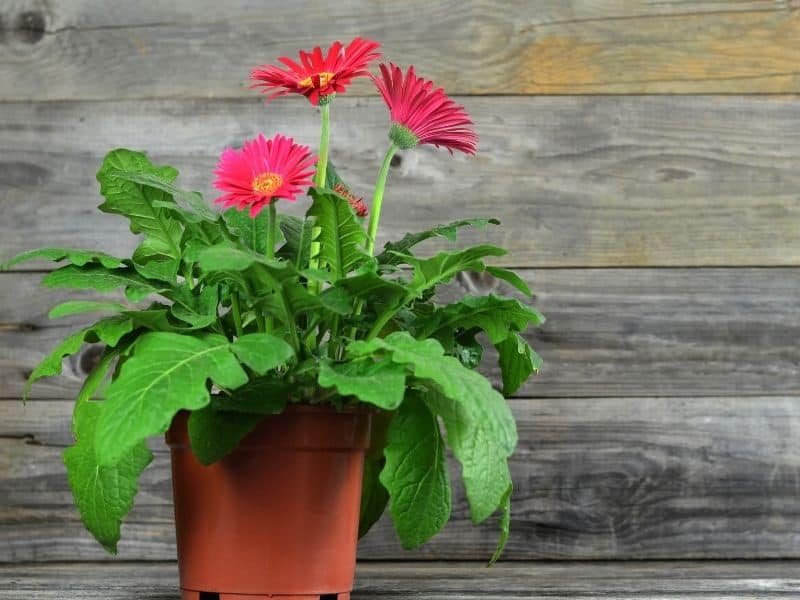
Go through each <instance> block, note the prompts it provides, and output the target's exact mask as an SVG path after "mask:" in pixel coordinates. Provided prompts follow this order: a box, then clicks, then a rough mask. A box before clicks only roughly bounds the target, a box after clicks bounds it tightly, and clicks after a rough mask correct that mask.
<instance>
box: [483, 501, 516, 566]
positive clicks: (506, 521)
mask: <svg viewBox="0 0 800 600" xmlns="http://www.w3.org/2000/svg"><path fill="white" fill-rule="evenodd" d="M513 491H514V486H513V485H509V486H508V490H507V491H506V493H505V495H504V496H503V501H502V503H501V505H500V510H501V511H502V514H501V516H500V539H499V540H498V541H497V548H495V551H494V554H492V558H491V559H490V560H489V566H490V567H491V566H492V565H493V564H494V563H496V562H497V560H498V559H499V558H500V556H501V555H502V554H503V550H505V547H506V543H507V542H508V534H509V533H510V531H511V493H512V492H513Z"/></svg>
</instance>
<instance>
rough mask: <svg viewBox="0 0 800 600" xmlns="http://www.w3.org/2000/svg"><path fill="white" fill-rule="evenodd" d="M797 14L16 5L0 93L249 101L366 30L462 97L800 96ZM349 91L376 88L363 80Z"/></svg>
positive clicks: (633, 2)
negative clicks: (300, 58) (309, 53)
mask: <svg viewBox="0 0 800 600" xmlns="http://www.w3.org/2000/svg"><path fill="white" fill-rule="evenodd" d="M798 6H800V4H799V3H798V2H797V0H781V1H780V2H770V1H768V0H763V1H761V2H759V1H754V0H751V1H746V2H738V1H734V0H732V1H728V2H713V1H709V2H680V1H671V2H658V3H653V2H646V1H645V0H630V1H623V0H618V1H614V2H604V3H598V2H588V3H587V2H579V1H577V0H571V1H569V2H564V1H562V0H540V1H538V2H529V1H527V0H514V1H510V2H509V1H506V0H482V1H479V2H474V1H473V2H459V1H457V0H446V1H444V2H426V1H424V0H412V1H409V2H403V3H393V4H386V3H376V2H368V1H366V0H342V1H340V2H337V3H336V4H335V5H330V4H329V3H319V2H314V1H313V0H303V1H300V2H291V3H286V2H279V1H278V0H271V1H268V2H259V3H253V2H248V1H246V0H238V1H236V2H226V3H223V4H220V3H218V2H213V1H212V0H203V1H201V2H197V1H195V0H191V1H190V0H182V1H179V2H170V3H169V4H167V5H163V4H152V3H147V2H136V3H121V4H118V5H115V6H114V7H109V6H108V5H107V3H104V2H100V1H99V0H92V1H88V0H72V1H61V2H57V3H45V2H41V1H39V0H14V1H13V2H6V3H5V9H4V10H3V11H2V13H0V17H2V21H3V30H4V35H3V36H2V38H0V81H4V82H8V85H4V86H3V87H2V92H0V99H3V100H45V99H47V100H61V99H109V100H111V99H113V100H118V99H130V98H152V97H157V98H164V97H170V98H186V97H242V96H246V95H252V94H253V93H254V92H252V91H249V90H248V89H247V84H248V82H247V75H248V71H249V68H250V67H252V66H254V65H256V64H260V63H263V62H268V61H273V60H274V59H275V58H276V57H277V56H279V55H282V54H290V55H292V54H294V53H295V52H296V49H297V48H298V47H310V46H312V45H314V44H320V43H321V44H326V43H328V41H329V40H331V39H333V38H337V37H338V38H341V39H344V40H348V39H350V38H351V37H353V36H355V35H366V36H369V37H373V38H376V39H379V40H381V41H383V42H384V45H385V46H384V51H385V56H386V57H387V58H388V59H391V60H393V61H400V62H401V63H403V64H407V63H411V64H416V65H417V66H418V67H419V69H420V71H421V72H422V73H424V74H427V75H428V76H429V77H432V78H434V79H435V80H436V81H437V82H438V83H439V84H440V85H444V86H445V87H446V88H447V89H448V90H450V92H451V93H459V94H509V93H511V94H575V93H577V94H585V93H593V94H595V93H613V94H629V93H687V92H689V93H719V92H723V93H752V92H756V93H763V92H798V91H800V74H799V73H798V70H797V64H798V62H800V16H799V15H798V12H797V11H796V9H797V7H798ZM353 15H358V18H357V19H354V18H353ZM11 82H13V85H12V84H11ZM43 82H47V84H46V85H43ZM352 92H353V93H357V94H370V93H374V92H373V91H372V90H371V87H370V85H369V84H368V83H367V82H363V81H362V82H359V83H358V84H357V85H356V86H354V89H353V90H352Z"/></svg>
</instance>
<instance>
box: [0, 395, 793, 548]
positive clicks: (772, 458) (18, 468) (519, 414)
mask: <svg viewBox="0 0 800 600" xmlns="http://www.w3.org/2000/svg"><path fill="white" fill-rule="evenodd" d="M70 408H71V407H70V405H69V403H66V402H60V401H34V402H31V403H29V404H28V405H27V406H26V407H25V408H21V407H20V406H18V405H17V404H16V403H14V402H12V401H0V536H2V539H3V540H4V544H2V545H0V562H2V561H33V560H35V561H46V560H67V559H69V560H81V559H93V560H94V559H103V558H104V554H103V551H102V550H101V549H100V547H99V546H98V545H97V544H96V543H95V542H94V541H93V540H92V539H91V538H90V536H89V535H88V534H87V533H86V532H85V531H83V529H82V527H81V525H80V523H79V521H78V518H77V514H76V512H75V510H74V508H72V506H71V497H70V493H69V490H68V487H67V483H66V478H65V474H64V469H63V466H62V464H61V459H60V455H61V451H62V449H63V446H64V445H65V444H67V443H68V441H69V434H68V427H69V421H70V419H69V413H70ZM512 409H513V410H514V413H515V416H516V418H517V420H518V423H519V433H520V436H519V437H520V445H519V448H518V450H517V452H516V454H515V455H514V456H513V458H512V460H511V470H512V475H513V478H514V483H515V493H514V501H515V504H514V512H513V523H512V527H511V537H510V540H509V545H508V551H507V554H506V558H508V559H531V558H548V559H553V558H556V559H559V558H560V559H564V558H567V559H603V558H606V559H608V558H614V559H626V558H636V559H657V558H767V557H773V558H775V557H800V519H798V517H800V504H799V503H798V502H797V495H798V492H799V491H800V435H798V434H800V425H799V424H800V396H794V397H760V398H737V397H731V398H661V399H659V398H591V399H568V400H515V401H513V402H512ZM153 447H154V449H155V450H156V454H157V455H156V459H155V461H154V464H153V465H151V467H150V469H149V470H148V472H147V473H146V475H145V476H144V479H143V482H142V486H141V488H140V489H141V492H140V496H139V498H138V501H137V505H136V508H135V509H134V511H133V513H132V514H131V517H130V519H129V520H128V522H127V523H126V525H125V526H124V534H123V541H122V543H121V545H120V556H121V558H124V559H128V560H135V559H148V560H158V559H161V560H164V559H166V560H168V559H171V558H173V557H174V534H173V530H172V515H171V511H172V508H171V500H170V499H171V491H170V489H171V488H170V486H171V483H170V475H169V463H168V455H167V453H166V451H165V448H164V446H163V444H162V443H160V442H156V443H154V446H153ZM451 467H452V468H451V473H452V475H453V480H454V482H455V485H454V505H453V519H452V521H451V522H450V524H449V525H448V526H447V528H446V529H445V530H444V532H443V533H441V534H440V535H439V536H437V537H436V538H434V540H433V541H432V542H431V543H430V544H429V545H427V546H425V547H424V548H422V549H421V550H418V551H415V552H412V553H406V552H403V551H402V550H401V549H400V548H399V545H398V543H397V542H396V538H395V535H394V533H393V531H392V528H391V524H390V522H389V521H388V519H384V520H382V521H381V522H380V524H379V525H378V526H377V527H376V529H375V530H374V531H372V532H371V533H370V534H369V536H368V537H367V538H365V539H364V541H363V542H362V545H361V556H362V557H363V558H373V559H387V558H391V559H397V558H402V557H408V558H427V559H479V560H480V559H485V558H487V557H488V556H489V555H490V554H491V552H492V549H493V546H494V543H495V541H496V535H497V533H496V530H495V526H496V524H495V523H494V522H489V523H486V524H484V525H482V526H480V527H473V526H472V525H471V524H470V522H469V515H468V511H467V507H466V504H465V501H464V494H463V489H462V487H461V485H460V482H459V481H458V478H457V469H456V467H455V465H454V464H452V463H451ZM492 521H493V520H492Z"/></svg>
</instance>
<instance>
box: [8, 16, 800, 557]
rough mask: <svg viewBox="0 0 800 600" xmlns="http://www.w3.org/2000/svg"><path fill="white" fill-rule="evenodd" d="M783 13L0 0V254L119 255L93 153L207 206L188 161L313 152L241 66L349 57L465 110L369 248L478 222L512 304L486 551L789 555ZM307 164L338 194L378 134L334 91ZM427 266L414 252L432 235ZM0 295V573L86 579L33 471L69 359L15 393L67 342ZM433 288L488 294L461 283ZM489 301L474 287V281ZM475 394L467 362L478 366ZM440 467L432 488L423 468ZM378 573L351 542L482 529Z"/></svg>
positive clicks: (205, 175) (795, 177) (32, 284)
mask: <svg viewBox="0 0 800 600" xmlns="http://www.w3.org/2000/svg"><path fill="white" fill-rule="evenodd" d="M798 8H800V2H798V1H797V0H774V1H773V0H710V1H704V0H698V1H696V2H685V1H683V0H666V1H663V2H648V1H646V0H640V1H635V0H609V1H607V2H583V1H579V0H538V1H528V0H502V1H501V0H474V1H466V2H465V1H463V0H443V1H440V2H429V1H422V0H410V1H408V2H372V1H369V2H368V1H366V0H340V1H339V2H335V3H329V2H312V1H310V0H302V1H300V0H299V1H296V2H280V1H277V0H264V1H260V2H250V1H247V0H236V1H231V2H225V3H220V2H216V1H211V0H175V1H173V2H170V3H154V2H144V1H135V2H134V1H132V2H125V3H122V2H120V3H107V2H101V1H100V0H4V1H3V2H0V211H1V212H0V258H5V257H8V256H10V255H12V254H14V253H16V252H19V251H21V250H23V249H28V248H31V247H36V246H39V245H44V244H46V245H76V246H81V247H83V246H86V247H94V248H99V249H104V250H107V251H109V252H112V253H115V254H122V253H124V252H126V251H128V250H130V249H131V247H132V246H133V243H134V240H133V239H132V238H131V237H130V236H129V235H127V234H126V226H125V222H124V221H122V220H118V219H115V218H113V217H111V216H109V215H102V214H100V213H98V212H97V211H96V210H95V206H96V205H97V204H98V203H99V197H98V194H97V186H96V183H95V181H94V172H95V171H96V168H97V165H98V163H99V161H100V159H101V157H102V155H103V154H104V153H105V152H106V151H107V150H108V149H110V148H112V147H115V146H121V145H124V146H128V147H132V148H137V149H143V150H147V151H148V152H149V153H150V154H151V156H152V157H153V158H154V159H155V160H157V161H162V162H168V163H170V164H174V165H175V166H177V167H178V168H179V169H181V171H182V176H181V181H182V182H183V184H184V185H185V186H187V187H191V188H193V189H199V190H202V191H204V192H207V193H209V194H210V185H209V180H210V176H211V175H210V171H211V168H212V167H213V164H214V161H215V157H216V156H217V154H218V153H219V152H220V150H221V149H222V148H223V147H224V146H226V145H231V144H238V143H240V142H241V140H242V139H243V138H245V137H247V136H252V135H253V134H254V133H255V132H256V131H259V130H263V131H265V132H267V133H271V132H274V131H275V130H277V129H280V130H282V131H285V132H287V133H290V134H292V135H294V136H296V137H297V138H299V139H300V140H302V141H303V142H306V143H310V144H316V136H317V124H316V119H315V115H314V114H313V110H312V109H311V108H309V107H308V106H307V105H306V104H304V102H303V101H301V100H299V99H281V100H279V101H276V102H275V103H273V104H271V105H270V106H268V107H265V106H264V103H263V101H262V100H261V98H260V97H259V96H258V95H257V94H256V93H255V92H252V91H250V90H248V89H247V83H248V82H247V72H248V68H249V67H250V66H252V65H254V64H257V63H261V62H267V61H270V60H272V59H273V58H274V57H276V56H278V55H281V54H285V53H291V52H292V51H293V49H295V48H296V47H308V46H311V45H313V44H315V43H327V42H328V41H329V40H332V39H336V38H341V39H350V38H351V37H352V36H354V35H358V34H360V35H365V36H368V37H373V38H376V39H380V40H382V41H383V42H384V50H385V56H386V58H387V59H389V60H393V61H396V62H399V63H401V64H407V63H409V62H412V63H414V64H416V65H417V67H418V69H419V71H420V72H421V73H423V74H425V75H426V76H428V77H431V78H433V79H435V80H436V81H437V82H438V83H440V84H442V85H444V86H445V87H446V88H447V89H448V90H449V91H450V92H451V93H452V94H454V95H456V96H457V99H458V100H459V101H460V102H462V103H463V104H464V105H465V106H466V107H467V108H468V110H469V111H470V112H471V113H472V115H473V117H474V120H475V121H476V123H477V128H478V131H479V133H480V135H481V152H480V154H479V155H478V157H476V158H474V159H468V158H464V157H460V156H459V157H455V158H451V157H450V156H448V155H447V153H446V152H435V151H432V150H430V149H428V148H423V149H417V150H414V151H411V152H404V153H402V154H401V155H400V157H399V159H398V160H397V161H396V164H395V166H394V168H393V170H392V174H391V184H390V190H389V192H388V196H387V202H386V205H385V206H386V208H385V218H384V223H385V224H386V228H385V235H384V238H387V237H390V236H391V237H395V236H397V235H400V234H402V232H404V231H406V230H409V229H420V228H423V227H425V226H426V225H428V224H430V223H432V222H442V221H448V220H450V219H451V218H452V217H453V216H454V215H459V216H460V215H464V216H493V215H494V216H498V217H500V218H501V219H502V220H503V221H504V227H503V228H502V229H499V230H494V231H486V232H480V233H473V234H471V235H468V236H466V237H465V238H464V239H465V241H469V242H475V241H492V242H496V243H500V244H503V245H505V246H507V247H508V248H509V249H510V250H511V253H510V254H509V255H508V256H507V257H505V258H504V261H503V262H504V264H506V265H509V266H513V267H517V268H519V269H520V272H521V274H522V275H523V277H524V278H525V279H526V280H528V281H529V282H530V283H531V284H532V286H533V287H534V288H535V290H536V291H537V293H538V298H537V305H538V306H539V308H540V309H541V310H542V311H543V312H545V313H546V314H547V315H548V317H549V321H548V323H547V325H546V326H545V327H544V328H543V329H541V330H539V331H536V332H532V333H531V334H530V339H531V340H532V342H533V343H534V345H535V346H536V347H537V348H538V349H539V350H540V352H541V354H542V355H543V356H544V358H545V361H546V365H545V368H544V370H543V372H542V374H541V376H540V377H538V378H537V379H535V380H533V381H532V382H531V383H530V384H528V385H526V386H525V387H524V388H523V389H522V390H521V391H520V393H519V395H518V396H519V397H518V398H515V399H513V400H512V403H513V404H512V406H513V410H514V412H515V414H516V415H517V418H518V419H519V425H520V440H521V441H520V448H519V450H518V452H517V453H516V455H515V456H514V458H513V461H512V472H513V476H514V480H515V484H516V493H515V501H516V502H515V505H514V511H515V512H514V522H513V524H512V534H511V539H510V543H509V550H508V552H507V555H506V557H507V558H509V559H530V558H581V559H623V558H625V559H642V558H648V559H655V558H661V559H686V558H711V559H713V558H767V557H792V558H798V557H800V519H798V517H800V435H798V434H800V345H799V344H798V342H797V340H798V339H799V338H800V314H798V313H799V312H800V311H798V308H799V304H800V174H798V166H800V137H799V136H798V132H799V131H800V101H798V95H797V94H798V93H800V70H798V64H800V11H798ZM333 119H334V125H333V150H332V152H333V158H334V160H335V161H336V162H337V164H340V165H342V168H343V171H344V172H345V174H346V176H347V178H348V179H349V180H350V181H351V182H352V183H353V185H354V187H355V188H356V190H357V191H358V192H359V193H362V194H365V195H367V194H368V190H369V187H370V184H371V182H372V181H373V180H374V175H375V171H376V169H377V166H378V162H379V160H380V156H381V154H382V152H383V147H384V145H385V131H386V127H387V117H386V114H385V110H384V108H383V107H382V104H381V102H380V100H378V99H377V98H376V97H375V94H374V93H373V92H372V91H371V89H370V86H369V85H368V84H366V83H364V82H361V83H359V84H358V85H355V86H353V89H352V93H348V95H347V96H344V97H342V98H339V99H337V100H336V101H335V103H334V105H333ZM429 248H430V249H431V250H435V249H439V248H441V245H436V244H432V245H431V246H430V247H429ZM25 268H26V269H27V270H22V269H20V270H16V271H14V272H10V273H2V274H0V561H12V562H13V561H57V560H76V559H101V558H103V557H104V555H103V553H102V551H101V550H100V549H99V548H98V547H97V545H96V544H94V543H93V541H92V540H91V538H90V537H89V536H88V534H86V533H85V532H84V531H83V530H82V527H81V526H80V523H79V521H78V518H77V515H76V512H75V510H74V508H73V507H72V505H71V501H70V494H69V490H68V487H67V484H66V479H65V475H64V469H63V466H62V463H61V458H60V455H61V451H62V449H63V448H64V446H65V445H66V444H68V442H69V433H68V423H69V413H70V408H71V406H70V402H69V399H70V397H71V395H72V394H74V392H75V391H76V388H77V385H78V382H79V379H80V377H81V376H82V375H83V374H84V373H85V372H86V369H87V368H88V366H89V365H91V363H92V360H93V359H94V358H95V357H96V352H97V349H96V348H91V347H87V348H86V349H85V350H84V352H82V353H81V355H79V356H78V357H76V358H74V359H70V360H68V361H66V363H65V374H64V376H62V377H60V378H57V379H53V380H50V381H45V382H43V383H41V384H40V385H37V386H36V387H35V388H34V400H33V401H31V402H30V403H29V404H28V405H27V406H25V407H22V406H20V404H19V401H18V398H19V396H20V393H21V389H22V385H23V382H24V379H25V377H26V375H27V374H28V373H29V372H30V370H31V369H32V368H33V367H34V365H35V364H36V362H37V361H38V360H39V359H40V358H41V357H42V355H43V353H44V352H46V351H47V349H48V348H49V347H50V346H51V345H52V344H53V343H54V342H55V341H56V340H57V339H59V338H60V337H61V336H63V335H64V334H66V333H67V332H69V331H71V330H72V329H74V328H77V327H78V326H80V325H81V323H82V321H81V320H80V319H75V318H73V319H66V320H63V321H57V322H50V321H48V319H47V317H46V314H47V311H48V309H49V307H50V306H51V305H53V304H55V303H56V302H58V301H59V300H61V299H62V298H63V297H64V294H63V293H60V292H54V291H45V290H40V289H39V288H38V287H37V286H38V280H39V278H40V276H41V273H42V270H43V269H46V268H49V266H48V265H45V264H43V263H42V264H35V265H32V266H30V265H28V266H26V267H25ZM460 285H461V290H462V291H461V292H458V291H457V290H450V292H449V293H453V294H455V293H463V290H464V289H466V290H468V291H470V292H472V293H486V292H487V291H490V290H492V289H495V288H496V287H498V286H497V284H496V283H495V282H492V281H487V280H486V279H484V278H465V279H463V280H462V281H461V282H460ZM499 287H500V288H501V289H502V286H499ZM486 372H487V373H489V374H492V375H493V376H494V369H492V368H491V367H487V371H486ZM154 449H155V450H156V454H157V456H156V460H155V464H154V465H153V467H152V468H151V469H150V470H149V472H148V473H147V475H146V476H145V478H144V482H143V485H142V488H141V493H140V496H139V499H138V503H137V507H136V508H135V510H134V512H133V513H132V515H131V518H130V520H129V522H128V523H127V525H126V526H125V528H124V541H123V542H122V544H121V557H122V558H124V559H127V560H154V559H158V560H160V559H171V558H173V557H174V538H173V533H172V525H171V514H170V513H171V507H170V494H171V492H170V482H169V472H168V460H167V456H166V454H165V452H164V448H163V445H161V444H159V443H157V442H154ZM454 468H455V467H454ZM454 498H455V506H454V518H453V522H452V523H451V524H450V525H449V526H448V528H447V529H446V530H445V532H444V533H442V534H441V535H440V536H438V537H437V538H436V539H435V540H434V541H433V542H432V543H431V544H430V545H428V546H426V547H425V548H423V549H422V550H419V551H417V552H414V553H410V554H409V553H404V552H402V551H401V550H400V548H399V545H398V543H397V542H396V539H395V537H394V534H393V532H392V531H391V524H390V523H389V522H388V521H385V520H384V521H382V522H381V523H380V524H379V526H378V527H377V528H376V530H375V531H374V532H372V533H371V534H370V535H369V537H368V538H366V539H365V541H364V543H363V544H362V547H361V556H362V557H363V558H376V559H378V558H379V559H400V558H409V557H410V558H436V559H472V558H486V557H487V556H488V554H489V553H490V551H491V548H492V545H493V543H494V536H495V530H494V523H489V524H487V525H486V526H482V527H478V528H473V527H471V526H470V524H469V520H468V515H467V511H466V507H465V503H464V495H463V492H462V490H460V489H459V490H456V493H455V497H454Z"/></svg>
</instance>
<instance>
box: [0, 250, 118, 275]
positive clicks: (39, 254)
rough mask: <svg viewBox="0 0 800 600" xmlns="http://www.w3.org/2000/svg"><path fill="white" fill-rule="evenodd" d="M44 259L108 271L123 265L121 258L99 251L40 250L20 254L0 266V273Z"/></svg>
mask: <svg viewBox="0 0 800 600" xmlns="http://www.w3.org/2000/svg"><path fill="white" fill-rule="evenodd" d="M37 258H44V259H47V260H51V261H53V262H61V261H65V260H68V261H69V262H71V263H72V264H73V265H77V266H79V267H82V266H83V265H86V264H89V263H97V264H99V265H102V266H103V267H106V268H108V269H116V268H118V267H121V266H122V265H123V261H122V259H121V258H116V257H114V256H111V255H110V254H106V253H105V252H99V251H97V250H75V249H72V248H39V249H38V250H30V251H28V252H23V253H22V254H18V255H17V256H15V257H14V258H12V259H11V260H9V261H7V262H5V263H2V264H0V271H5V270H7V269H10V268H11V267H13V266H15V265H18V264H20V263H22V262H26V261H29V260H34V259H37Z"/></svg>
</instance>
